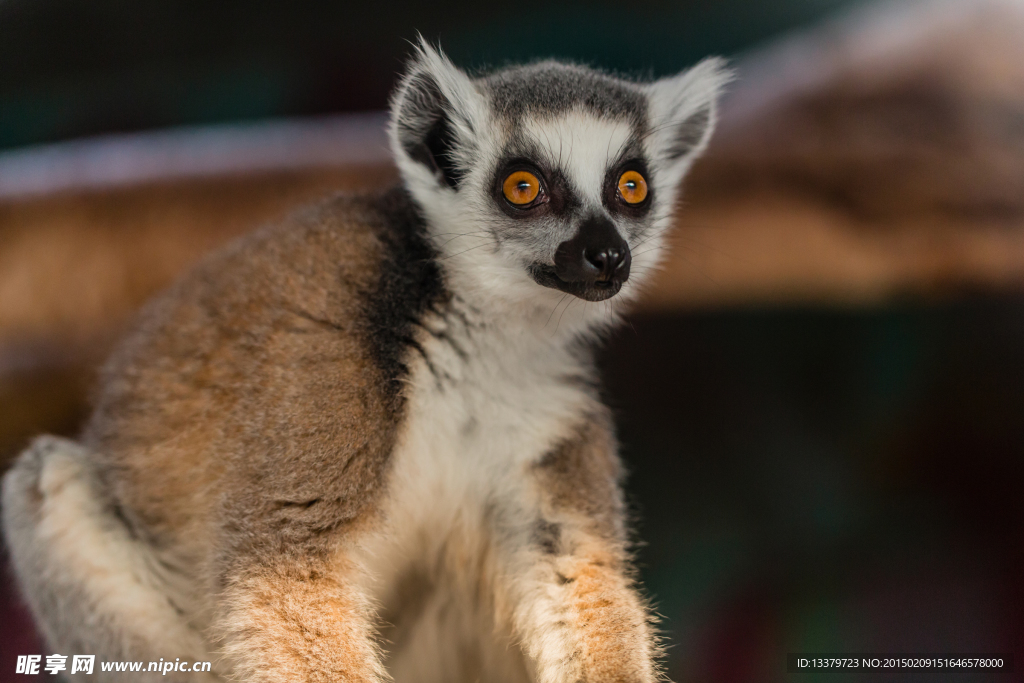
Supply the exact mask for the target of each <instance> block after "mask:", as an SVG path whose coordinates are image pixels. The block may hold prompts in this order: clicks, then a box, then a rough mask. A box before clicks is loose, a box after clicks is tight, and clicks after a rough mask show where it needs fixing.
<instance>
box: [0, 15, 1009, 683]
mask: <svg viewBox="0 0 1024 683" xmlns="http://www.w3.org/2000/svg"><path fill="white" fill-rule="evenodd" d="M417 32H421V33H422V34H423V35H424V36H426V37H427V38H429V39H430V40H432V41H438V40H439V41H440V43H441V45H442V46H443V48H444V49H445V50H446V51H447V52H448V54H449V55H450V56H451V57H452V58H453V60H454V61H455V62H456V63H458V64H460V65H462V66H465V67H467V68H488V67H493V66H499V65H501V64H504V63H506V62H509V61H521V60H530V59H536V58H540V57H548V56H557V57H565V58H571V59H574V60H578V61H583V62H586V63H588V64H592V65H597V66H601V67H604V68H608V69H612V70H615V71H618V72H622V73H626V74H635V75H639V76H661V75H666V74H669V73H673V72H675V71H678V70H679V69H682V68H684V67H686V66H688V65H690V64H692V63H694V62H696V61H697V60H699V59H700V58H701V57H703V56H705V55H707V54H712V53H715V54H723V55H727V56H729V57H730V58H731V59H732V60H733V62H734V64H735V65H736V67H737V70H738V79H737V81H736V83H735V84H734V85H733V86H732V88H731V90H730V93H729V94H728V96H727V98H726V99H725V101H724V104H723V115H722V122H721V125H720V128H719V131H718V133H717V134H716V138H715V140H714V143H713V144H712V147H711V149H710V150H709V153H708V155H707V157H706V158H705V159H704V160H702V161H701V162H700V163H699V164H698V165H697V166H696V168H695V169H694V173H693V175H692V176H691V178H690V179H689V180H688V181H687V183H688V184H687V190H686V194H685V201H684V205H683V207H682V211H681V213H680V217H679V220H678V225H677V227H676V229H675V232H674V236H673V245H674V246H673V252H672V255H671V256H670V258H669V260H668V262H667V264H666V267H665V269H664V271H663V272H662V273H661V275H660V276H659V279H658V281H657V282H656V284H655V286H654V287H652V289H651V291H650V293H649V296H648V298H647V299H646V300H645V301H644V303H643V305H642V306H641V307H640V308H639V310H638V311H637V312H636V314H635V315H634V316H633V317H632V318H631V319H630V324H629V325H627V326H626V327H625V328H624V329H623V330H622V331H621V332H620V333H619V334H618V335H616V336H615V338H614V339H613V340H612V342H611V344H610V346H609V348H608V350H607V352H606V353H604V355H603V358H602V364H603V367H604V370H605V378H606V381H605V387H606V393H607V396H608V400H609V401H610V402H611V403H612V405H613V406H614V407H615V409H616V412H617V415H618V418H619V425H620V434H621V439H622V442H623V450H624V455H625V458H626V460H627V463H628V466H629V468H630V471H631V473H632V474H631V477H630V479H629V484H628V488H629V496H630V500H631V502H632V505H633V507H634V508H635V510H636V512H637V517H638V520H639V522H638V527H639V536H640V537H641V538H642V539H643V540H644V544H643V545H642V546H641V547H640V548H639V551H638V553H639V554H638V557H639V562H640V565H641V568H642V574H643V578H644V581H645V584H646V587H647V590H648V592H649V593H650V595H651V597H652V599H653V601H654V602H655V604H656V605H657V607H658V611H659V613H660V614H661V615H662V616H663V622H662V626H663V628H664V630H665V634H666V636H667V638H668V642H669V644H670V647H669V650H668V653H669V654H668V671H669V674H670V676H671V677H672V679H673V680H675V681H677V682H678V683H688V682H690V681H710V682H722V683H725V682H746V681H749V682H751V683H754V682H756V683H761V682H766V681H787V680H791V679H799V680H802V681H816V680H820V681H834V680H835V681H838V680H847V677H844V676H841V675H835V674H832V675H817V676H816V675H814V674H787V673H786V664H785V662H786V653H787V652H798V651H802V652H907V653H914V652H919V653H926V652H930V653H956V652H962V653H966V652H1011V653H1015V655H1016V661H1017V668H1018V672H1017V673H1014V674H1008V675H1002V676H997V677H993V676H992V675H991V674H990V675H987V676H986V675H982V674H978V673H974V674H968V673H965V674H946V675H939V674H935V673H930V674H926V675H921V676H917V677H915V676H914V675H912V674H905V673H901V674H898V675H893V676H889V677H887V676H885V675H882V674H878V675H872V676H870V678H872V679H873V680H901V681H914V680H921V681H925V680H927V681H938V680H957V681H960V680H965V681H966V680H1024V678H1022V674H1021V673H1020V671H1021V670H1022V669H1021V667H1024V543H1022V541H1024V496H1022V495H1021V489H1022V487H1024V2H1021V0H959V1H954V0H913V1H911V0H907V1H905V2H900V1H898V0H893V1H890V2H887V1H884V0H883V1H882V2H877V1H876V2H870V3H868V2H854V1H852V0H775V1H774V2H771V3H765V2H758V1H756V0H675V1H672V2H669V1H667V0H649V1H648V2H646V3H639V4H637V3H631V4H623V3H621V2H605V1H590V2H568V1H562V0H552V1H550V2H548V3H544V4H534V5H530V4H522V3H517V4H489V3H472V2H449V3H444V2H435V3H419V2H394V1H388V0H380V1H378V2H374V3H348V2H341V1H338V0H335V1H333V2H328V1H327V0H291V1H290V2H253V1H252V0H249V1H248V2H243V1H242V0H218V1H217V2H199V1H197V0H177V1H176V2H170V1H168V0H144V1H140V0H135V1H133V2H128V1H125V0H0V462H2V463H3V467H6V466H7V464H8V463H9V462H10V461H11V459H12V458H13V457H14V456H15V455H16V454H17V453H18V451H19V450H20V449H21V448H23V447H24V446H25V444H26V443H27V440H28V439H29V438H30V437H31V436H32V435H34V434H37V433H40V432H51V433H59V434H74V433H75V431H76V429H77V428H78V426H79V425H80V423H81V421H82V420H83V418H84V416H85V415H86V413H87V410H88V393H89V389H90V387H91V386H92V383H93V381H94V377H95V368H96V365H97V364H98V363H99V362H100V361H101V360H102V359H103V357H104V356H105V354H106V353H108V352H109V349H110V347H111V345H112V343H113V342H114V341H115V340H116V338H117V336H118V335H119V334H120V333H121V332H122V331H123V329H124V327H125V325H127V324H128V323H129V321H130V320H131V316H132V314H133V312H134V311H135V310H136V308H137V307H138V306H139V305H140V304H141V303H142V302H143V301H144V300H145V299H146V298H147V297H149V296H150V295H151V294H152V293H153V292H155V291H157V290H159V289H160V288H162V287H164V286H165V285H166V284H167V283H168V282H169V281H170V280H171V279H173V278H174V277H175V276H176V275H177V274H178V273H179V272H180V271H181V270H182V269H183V268H186V267H187V266H188V265H189V264H190V263H192V262H194V261H195V260H196V259H197V258H198V257H199V256H201V255H202V254H203V253H205V252H206V251H208V250H209V249H212V248H214V247H216V246H217V245H219V244H222V243H223V242H225V241H227V240H229V239H231V238H232V237H234V236H236V235H239V234H242V233H244V232H246V231H248V230H251V229H252V228H254V227H256V226H257V225H259V224H260V223H263V222H266V221H269V220H273V219H274V218H275V217H279V216H281V215H282V214H284V213H287V212H288V211H290V210H292V209H293V208H294V207H296V206H298V205H299V204H301V203H303V202H307V201H311V200H314V199H315V198H317V197H321V196H324V195H326V194H329V193H331V192H335V191H338V190H351V189H359V188H366V187H373V186H378V185H381V184H384V183H389V182H391V181H392V180H393V178H394V170H393V169H392V167H391V166H390V164H389V162H388V157H387V152H386V149H385V145H384V137H383V134H382V131H381V126H382V125H383V117H382V115H381V113H380V112H381V110H382V109H383V108H384V107H385V106H386V102H387V97H388V93H389V90H390V88H391V86H392V84H393V83H394V80H395V76H396V73H397V72H398V71H399V70H400V69H401V66H402V63H403V59H404V56H405V55H406V54H407V53H408V52H409V48H410V43H409V41H410V40H413V39H414V38H415V36H416V34H417ZM0 577H2V578H0V680H12V679H14V676H13V674H12V673H11V672H13V671H14V661H15V658H16V655H18V654H29V653H39V654H50V653H48V652H45V651H44V646H43V645H42V644H41V643H39V641H38V639H37V636H36V635H35V633H34V632H33V630H32V626H31V621H30V620H29V618H28V616H27V614H26V612H25V610H24V608H23V606H22V605H21V604H20V602H19V599H18V597H17V594H16V591H15V588H14V585H13V581H12V579H11V577H10V574H9V572H7V571H6V569H5V570H4V572H3V573H2V574H0ZM863 678H865V676H864V675H863V674H861V675H854V676H850V677H849V680H862V679H863Z"/></svg>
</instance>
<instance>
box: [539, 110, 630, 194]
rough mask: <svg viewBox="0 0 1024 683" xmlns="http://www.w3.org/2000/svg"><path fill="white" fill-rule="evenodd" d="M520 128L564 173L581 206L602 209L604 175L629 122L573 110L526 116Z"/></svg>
mask: <svg viewBox="0 0 1024 683" xmlns="http://www.w3.org/2000/svg"><path fill="white" fill-rule="evenodd" d="M523 129H524V132H525V133H526V135H527V137H528V138H529V139H530V140H532V141H533V143H534V144H535V145H536V146H537V147H538V148H539V149H541V150H542V153H543V154H544V155H545V156H546V157H547V161H548V164H550V166H552V167H553V168H558V169H560V170H561V171H562V172H563V173H565V174H566V176H567V177H568V178H569V180H570V182H571V183H572V186H573V190H574V191H575V193H576V194H577V196H578V198H579V199H580V200H581V201H583V203H584V207H585V209H586V210H589V211H599V210H602V209H601V194H602V189H603V186H604V179H605V174H606V173H607V172H608V169H609V168H610V167H611V166H612V165H613V164H615V163H616V162H618V161H620V159H619V155H620V154H621V153H622V150H623V149H624V148H625V146H626V144H627V143H628V142H629V139H630V136H631V133H632V127H631V126H630V124H629V123H628V122H626V121H616V120H614V119H611V120H610V119H600V118H598V117H597V116H595V115H594V114H591V113H588V112H584V111H573V112H571V113H569V114H568V115H565V116H558V117H552V118H543V119H528V120H526V121H524V122H523Z"/></svg>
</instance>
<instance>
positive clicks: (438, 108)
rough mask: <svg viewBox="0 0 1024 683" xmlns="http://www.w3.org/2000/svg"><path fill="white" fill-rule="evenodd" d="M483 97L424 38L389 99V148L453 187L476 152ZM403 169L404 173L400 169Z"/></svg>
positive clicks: (400, 163) (458, 70)
mask: <svg viewBox="0 0 1024 683" xmlns="http://www.w3.org/2000/svg"><path fill="white" fill-rule="evenodd" d="M483 104H484V103H483V99H482V96H481V95H480V93H479V92H478V91H477V89H476V88H475V86H474V85H473V82H472V80H470V78H469V76H467V75H466V73H465V72H463V71H461V70H460V69H458V68H457V67H456V66H455V65H454V64H452V63H451V61H449V59H448V58H447V57H445V56H444V54H443V53H442V52H441V51H440V50H435V49H434V48H433V47H432V46H430V45H429V44H428V43H427V42H426V40H424V39H423V37H422V36H421V37H420V40H419V43H418V44H417V45H416V48H415V52H414V54H413V58H412V61H411V63H410V66H409V70H408V72H407V73H406V75H405V77H404V78H403V79H402V82H401V83H400V84H399V86H398V88H397V90H396V91H395V95H394V96H393V98H392V100H391V125H390V131H389V132H390V136H391V148H392V152H393V153H394V154H395V156H396V157H397V158H398V160H399V166H402V167H408V166H407V165H406V164H403V163H402V162H403V161H404V160H406V159H407V160H409V161H411V162H413V164H415V165H418V166H422V167H423V168H416V166H415V165H414V166H412V169H414V170H413V172H418V173H422V172H423V170H426V171H427V172H428V173H429V174H432V175H433V176H434V177H435V178H436V179H437V180H438V181H439V182H442V183H444V184H446V185H448V186H449V187H452V188H456V189H457V188H458V186H459V182H460V181H461V180H462V177H463V175H464V174H465V169H466V168H467V167H468V161H469V160H470V159H472V156H473V152H474V150H475V149H476V139H477V131H478V130H479V127H480V125H481V123H482V121H483V117H482V114H483V111H484V108H483ZM403 170H405V169H404V168H403Z"/></svg>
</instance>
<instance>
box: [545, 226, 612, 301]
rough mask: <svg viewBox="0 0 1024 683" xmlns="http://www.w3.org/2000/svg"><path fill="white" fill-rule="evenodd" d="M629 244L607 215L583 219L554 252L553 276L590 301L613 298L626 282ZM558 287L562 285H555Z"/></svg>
mask: <svg viewBox="0 0 1024 683" xmlns="http://www.w3.org/2000/svg"><path fill="white" fill-rule="evenodd" d="M629 264H630V254H629V245H628V244H626V240H624V239H622V236H621V235H619V231H618V230H617V229H616V228H615V224H614V223H612V221H611V220H610V219H609V218H608V217H607V216H600V215H598V216H592V217H590V218H587V219H586V220H584V221H583V222H582V223H581V224H580V227H579V229H578V230H577V232H576V234H575V235H574V236H573V238H572V239H570V240H567V241H565V242H562V243H561V244H560V245H559V246H558V249H557V250H556V251H555V268H554V270H555V275H557V276H558V279H559V280H560V281H561V283H562V284H566V285H571V286H570V287H569V289H568V290H567V291H573V293H577V294H578V295H579V296H582V297H583V298H586V299H589V300H591V301H600V300H602V299H605V298H607V297H609V296H613V295H614V294H615V293H616V292H618V291H619V287H621V286H622V283H623V282H625V281H626V280H628V279H629ZM556 286H559V288H561V285H556Z"/></svg>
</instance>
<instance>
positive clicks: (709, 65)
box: [647, 57, 732, 166]
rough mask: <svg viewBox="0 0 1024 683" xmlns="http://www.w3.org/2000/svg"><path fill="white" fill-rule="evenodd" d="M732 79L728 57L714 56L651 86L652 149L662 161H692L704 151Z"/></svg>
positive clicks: (670, 163)
mask: <svg viewBox="0 0 1024 683" xmlns="http://www.w3.org/2000/svg"><path fill="white" fill-rule="evenodd" d="M730 80H732V72H731V71H729V69H728V68H726V65H725V60H723V59H720V58H718V57H711V58H709V59H705V60H704V61H702V62H701V63H699V64H697V66H695V67H693V68H691V69H688V70H686V71H683V72H681V73H678V74H676V75H675V76H669V77H668V78H663V79H661V80H658V81H655V82H654V83H651V84H650V85H648V86H647V95H648V98H649V101H650V125H651V128H652V135H651V138H652V141H653V142H654V149H653V150H652V151H653V152H654V153H655V155H657V156H658V157H659V158H660V160H661V161H662V163H665V164H667V165H669V166H673V165H675V164H677V163H680V162H688V161H692V160H693V159H694V158H695V157H696V156H697V155H698V154H700V153H701V152H702V151H704V148H705V147H706V146H707V144H708V140H709V139H710V138H711V133H712V131H713V130H714V127H715V120H716V116H717V110H718V96H719V94H720V93H721V91H722V89H723V88H724V87H725V85H726V84H727V83H728V82H729V81H730Z"/></svg>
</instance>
